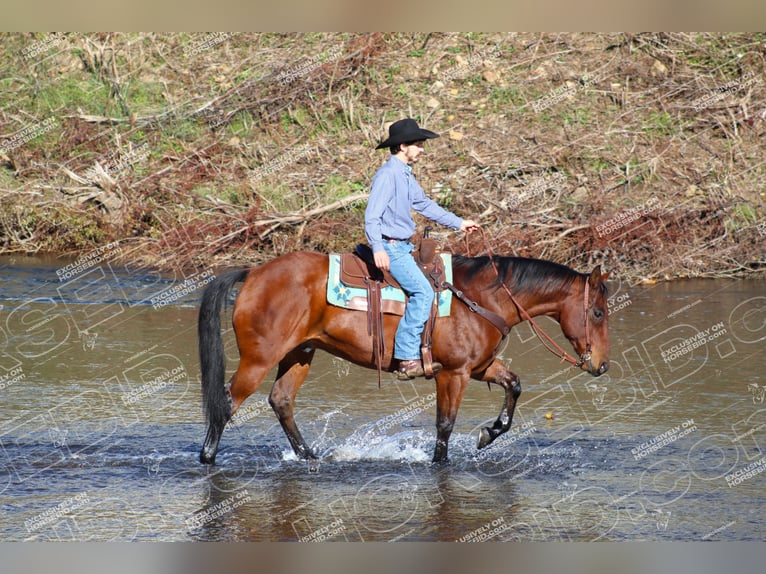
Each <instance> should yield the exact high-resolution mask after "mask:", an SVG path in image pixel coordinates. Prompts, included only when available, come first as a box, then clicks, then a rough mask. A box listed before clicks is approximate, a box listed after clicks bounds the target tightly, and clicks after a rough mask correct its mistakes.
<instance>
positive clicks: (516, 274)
mask: <svg viewBox="0 0 766 574" xmlns="http://www.w3.org/2000/svg"><path fill="white" fill-rule="evenodd" d="M492 261H494V262H495V265H496V266H497V271H498V276H496V277H495V280H494V281H493V282H492V283H491V284H490V285H489V287H490V288H498V287H500V285H501V282H502V283H505V284H506V285H508V288H509V289H510V290H511V291H512V292H513V293H514V294H517V293H518V294H519V295H521V294H523V293H524V292H525V291H529V292H532V291H535V292H538V293H539V292H543V293H554V292H557V291H565V290H568V289H569V287H570V286H571V285H572V283H573V282H574V281H575V280H576V279H577V278H578V277H586V276H587V275H584V274H582V273H578V272H577V271H574V270H573V269H570V268H569V267H567V266H566V265H561V264H560V263H554V262H553V261H546V260H544V259H529V258H526V257H501V256H499V255H494V256H493V257H492ZM452 262H453V265H454V267H455V268H459V269H461V270H463V271H464V272H465V277H466V283H470V282H471V280H472V279H473V278H474V277H475V276H476V275H478V274H480V273H482V272H483V271H485V270H487V269H489V271H490V272H491V273H492V274H493V275H494V270H493V269H492V263H491V261H490V258H489V257H488V256H486V255H484V256H481V257H465V256H462V255H453V256H452Z"/></svg>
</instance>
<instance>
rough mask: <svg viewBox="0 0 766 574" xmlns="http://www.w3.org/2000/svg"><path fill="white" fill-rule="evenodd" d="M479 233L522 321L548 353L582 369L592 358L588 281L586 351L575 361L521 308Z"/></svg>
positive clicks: (586, 282)
mask: <svg viewBox="0 0 766 574" xmlns="http://www.w3.org/2000/svg"><path fill="white" fill-rule="evenodd" d="M479 231H480V233H481V239H482V241H483V242H484V246H485V247H486V249H487V253H488V255H489V261H490V263H491V264H492V268H493V269H494V270H495V274H496V275H497V278H498V281H500V284H501V285H502V286H503V289H505V292H506V293H507V294H508V297H509V298H510V299H511V302H512V303H513V304H514V305H515V306H516V309H518V311H519V317H520V318H521V319H522V320H526V321H529V324H530V326H531V327H532V332H533V333H534V334H535V335H536V336H537V338H538V339H539V340H540V342H541V343H542V344H543V347H545V348H546V349H547V350H548V351H550V352H551V353H553V354H554V355H556V356H557V357H559V358H560V359H561V361H562V362H564V361H566V362H567V363H570V364H572V365H574V366H575V367H581V366H582V365H584V364H585V362H586V361H588V360H590V357H591V345H590V332H589V329H588V299H589V295H590V293H589V290H590V289H589V287H590V286H589V284H588V280H587V279H586V280H585V294H584V298H583V311H584V313H585V351H584V352H583V353H582V354H581V355H580V358H579V359H575V358H574V357H572V356H571V355H570V354H569V353H567V352H566V351H565V350H564V349H563V348H562V347H561V346H560V345H559V344H558V343H556V341H554V340H553V339H552V338H551V337H550V335H548V333H546V332H545V331H544V330H543V328H542V327H540V326H539V325H538V324H537V323H536V322H535V320H534V319H533V318H532V316H531V315H530V314H529V313H527V311H526V309H524V307H522V306H521V304H520V303H519V302H518V300H517V299H516V297H514V296H513V293H511V290H510V288H509V287H508V285H506V284H505V281H503V280H502V279H501V278H500V271H499V270H498V268H497V265H496V264H495V254H494V252H493V251H492V248H491V247H490V245H489V242H488V241H487V238H486V236H485V235H484V230H483V229H481V228H479ZM465 243H466V253H468V256H469V257H470V247H469V245H468V235H467V234H466V236H465Z"/></svg>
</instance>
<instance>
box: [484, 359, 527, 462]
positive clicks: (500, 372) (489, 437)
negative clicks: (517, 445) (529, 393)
mask: <svg viewBox="0 0 766 574" xmlns="http://www.w3.org/2000/svg"><path fill="white" fill-rule="evenodd" d="M481 380H482V381H486V382H488V383H495V384H496V385H500V386H501V387H503V390H504V391H505V400H504V401H503V407H502V408H501V409H500V414H499V415H498V417H497V420H496V421H495V423H494V424H493V425H492V426H491V427H484V428H482V429H481V434H480V435H479V444H478V445H477V448H480V449H481V448H484V447H485V446H487V445H489V444H492V442H493V441H494V440H495V439H496V438H497V437H499V436H500V435H502V434H504V433H506V432H508V429H510V428H511V421H513V411H514V409H515V408H516V399H518V398H519V395H520V394H521V381H520V380H519V377H517V376H516V375H515V374H514V373H512V372H511V371H510V370H508V368H507V367H506V366H505V365H503V363H501V362H500V361H499V360H497V359H495V360H494V362H493V363H492V364H491V365H490V366H489V367H488V368H487V370H486V371H484V373H483V375H482V377H481Z"/></svg>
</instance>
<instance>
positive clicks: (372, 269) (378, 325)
mask: <svg viewBox="0 0 766 574" xmlns="http://www.w3.org/2000/svg"><path fill="white" fill-rule="evenodd" d="M412 256H413V257H414V258H415V262H416V263H417V264H418V267H419V268H420V270H421V271H422V272H423V274H424V275H425V276H426V278H427V279H428V280H429V282H430V283H431V286H432V287H433V289H434V291H435V292H437V293H438V292H440V291H444V289H445V287H444V284H445V270H444V263H443V261H442V259H441V257H439V256H438V253H437V246H436V241H435V240H434V239H431V238H430V237H428V229H426V233H425V234H424V235H423V237H422V238H420V240H419V241H418V244H417V247H416V249H415V251H413V253H412ZM340 279H341V281H342V282H343V284H345V285H348V286H349V287H359V288H362V289H366V290H367V302H368V304H367V334H368V335H371V336H372V349H373V361H374V362H375V365H376V366H377V368H378V386H380V380H381V371H382V361H383V356H384V355H385V338H384V336H383V312H384V309H383V306H382V304H381V295H380V290H381V289H383V288H384V287H387V286H389V285H390V286H392V287H395V288H397V289H401V286H400V285H399V283H398V282H397V281H396V279H394V278H393V277H392V276H391V274H390V273H389V272H388V271H383V270H381V269H379V268H378V267H377V266H376V265H375V260H374V257H373V254H372V249H370V247H369V246H367V245H364V244H359V245H357V246H356V248H355V249H354V252H353V253H344V254H342V255H341V260H340ZM401 307H402V308H401V310H400V311H399V310H398V309H395V310H393V312H394V313H396V314H400V315H401V314H403V313H404V308H403V306H401ZM397 311H399V312H397ZM437 315H438V306H437V299H436V298H434V305H433V306H432V307H431V313H430V315H429V317H428V321H426V325H425V328H424V329H423V335H422V337H421V346H420V352H421V355H422V358H423V370H424V371H425V374H426V378H431V377H433V375H434V372H433V368H432V365H433V356H432V353H431V348H432V346H433V331H434V327H435V326H436V317H437Z"/></svg>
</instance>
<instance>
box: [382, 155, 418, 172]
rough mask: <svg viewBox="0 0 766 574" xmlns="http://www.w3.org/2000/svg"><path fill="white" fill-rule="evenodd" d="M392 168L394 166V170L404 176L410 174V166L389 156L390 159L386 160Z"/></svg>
mask: <svg viewBox="0 0 766 574" xmlns="http://www.w3.org/2000/svg"><path fill="white" fill-rule="evenodd" d="M388 161H389V162H390V163H391V164H392V165H393V166H396V169H399V170H401V171H403V172H404V173H405V174H407V175H410V174H412V166H411V165H410V164H408V163H405V162H403V161H402V160H400V159H399V158H398V157H396V156H395V155H394V154H391V159H390V160H388Z"/></svg>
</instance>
